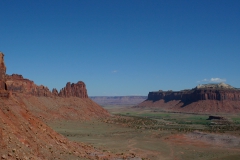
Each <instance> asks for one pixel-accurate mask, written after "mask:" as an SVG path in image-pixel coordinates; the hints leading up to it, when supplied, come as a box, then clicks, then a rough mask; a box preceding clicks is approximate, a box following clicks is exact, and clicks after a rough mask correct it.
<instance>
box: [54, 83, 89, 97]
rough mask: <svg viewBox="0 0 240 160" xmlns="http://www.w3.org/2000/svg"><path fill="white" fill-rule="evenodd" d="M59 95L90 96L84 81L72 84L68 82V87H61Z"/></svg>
mask: <svg viewBox="0 0 240 160" xmlns="http://www.w3.org/2000/svg"><path fill="white" fill-rule="evenodd" d="M58 95H59V96H60V97H79V98H88V95H87V89H86V85H85V83H84V82H82V81H79V82H77V83H72V84H71V83H70V82H68V83H67V84H66V87H64V88H63V89H61V90H60V92H59V94H58Z"/></svg>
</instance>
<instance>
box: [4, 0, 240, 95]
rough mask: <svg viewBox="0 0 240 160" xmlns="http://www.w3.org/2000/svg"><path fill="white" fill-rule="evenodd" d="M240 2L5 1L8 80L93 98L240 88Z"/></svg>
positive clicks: (141, 0)
mask: <svg viewBox="0 0 240 160" xmlns="http://www.w3.org/2000/svg"><path fill="white" fill-rule="evenodd" d="M239 8H240V1H238V0H229V1H227V0H210V1H209V0H165V1H161V0H87V1H86V0H51V1H49V0H34V1H33V0H22V1H19V0H1V1H0V10H1V14H0V21H1V22H0V51H2V52H3V53H4V54H5V63H6V65H7V73H8V74H13V73H17V74H22V75H23V76H24V77H25V78H28V79H30V80H33V81H34V82H35V83H36V84H38V85H40V84H43V85H45V86H48V87H49V89H52V88H57V89H58V90H59V89H61V88H62V87H64V86H65V84H66V83H67V82H69V81H70V82H74V83H76V82H77V81H79V80H81V81H84V82H85V83H86V85H87V89H88V94H89V95H90V96H104V95H107V96H121V95H147V94H148V92H149V91H155V90H159V89H162V90H181V89H186V88H193V87H195V86H196V85H198V84H205V83H212V82H222V81H224V82H226V83H228V84H230V85H232V86H234V87H238V88H240V74H239V70H240V63H239V60H240V9H239Z"/></svg>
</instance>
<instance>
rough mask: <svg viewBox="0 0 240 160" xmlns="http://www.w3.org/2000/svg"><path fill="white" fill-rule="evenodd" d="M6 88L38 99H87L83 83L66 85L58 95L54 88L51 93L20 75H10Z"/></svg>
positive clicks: (7, 77) (7, 76)
mask: <svg viewBox="0 0 240 160" xmlns="http://www.w3.org/2000/svg"><path fill="white" fill-rule="evenodd" d="M6 79H7V81H6V86H7V88H8V90H10V91H12V92H13V93H24V94H27V95H33V96H39V97H42V96H44V97H53V96H60V97H79V98H88V95H87V89H86V85H85V83H84V82H82V81H79V82H78V83H76V84H75V83H72V84H71V83H70V82H68V83H67V84H66V87H64V88H63V89H61V90H60V92H59V93H58V91H57V89H56V88H54V89H53V90H52V92H51V91H50V90H49V89H48V87H45V86H43V85H40V86H38V85H36V84H35V83H34V82H33V81H31V80H29V79H25V78H23V76H22V75H18V74H12V75H6Z"/></svg>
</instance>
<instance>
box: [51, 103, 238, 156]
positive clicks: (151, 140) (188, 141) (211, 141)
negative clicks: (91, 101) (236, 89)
mask: <svg viewBox="0 0 240 160" xmlns="http://www.w3.org/2000/svg"><path fill="white" fill-rule="evenodd" d="M105 108H106V109H107V110H109V112H110V113H112V114H113V115H114V116H112V117H111V118H108V119H102V120H101V121H99V120H94V121H61V122H51V123H49V125H50V126H51V127H52V128H53V129H54V130H56V131H57V132H59V133H61V134H63V135H64V136H66V137H67V138H69V139H70V140H72V141H79V142H85V143H88V144H90V145H93V146H94V147H97V148H100V149H101V150H102V151H104V152H113V153H115V154H120V155H121V154H123V153H132V154H136V155H137V156H138V157H142V158H143V159H151V160H173V159H176V160H177V159H179V160H188V159H189V160H190V159H199V160H200V159H201V160H202V159H204V160H207V159H209V160H218V159H220V160H223V159H229V160H235V159H236V160H237V159H240V118H239V117H240V116H239V115H220V116H224V117H226V118H227V120H224V121H219V120H207V119H208V117H209V115H198V114H183V113H170V112H164V111H156V110H146V109H145V110H143V109H138V108H131V107H129V106H128V107H125V106H105Z"/></svg>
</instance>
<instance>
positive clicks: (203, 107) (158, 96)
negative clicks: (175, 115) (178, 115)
mask: <svg viewBox="0 0 240 160" xmlns="http://www.w3.org/2000/svg"><path fill="white" fill-rule="evenodd" d="M136 107H155V108H161V109H165V110H174V111H183V112H201V113H211V112H215V113H217V112H227V113H234V112H240V90H239V89H237V88H234V87H232V86H230V85H227V84H224V83H220V84H207V85H201V86H197V87H195V88H193V89H191V90H182V91H162V90H160V91H157V92H149V94H148V99H147V100H146V101H144V102H142V103H140V104H138V105H137V106H136Z"/></svg>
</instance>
